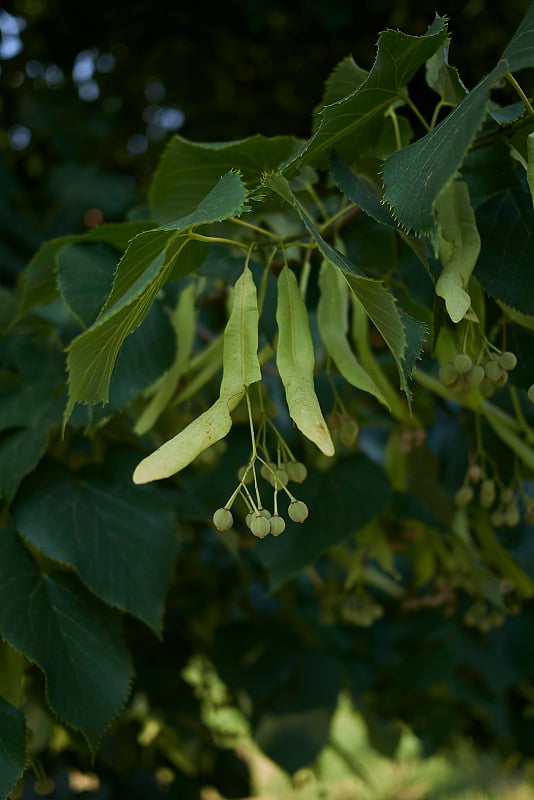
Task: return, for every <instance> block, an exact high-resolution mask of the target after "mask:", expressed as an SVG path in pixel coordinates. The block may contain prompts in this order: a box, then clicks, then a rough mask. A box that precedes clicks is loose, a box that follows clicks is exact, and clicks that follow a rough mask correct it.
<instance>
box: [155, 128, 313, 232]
mask: <svg viewBox="0 0 534 800" xmlns="http://www.w3.org/2000/svg"><path fill="white" fill-rule="evenodd" d="M297 143H298V140H297V139H295V138H293V137H292V136H278V137H275V138H272V139H269V138H266V137H265V136H260V135H257V136H251V137H250V138H248V139H241V140H239V141H234V142H220V143H213V142H210V143H205V142H190V141H188V140H187V139H184V138H182V137H181V136H174V137H173V138H172V139H171V141H170V143H169V145H168V146H167V149H166V150H165V153H164V154H163V157H162V159H161V161H160V164H159V167H158V170H157V172H156V173H155V175H154V178H153V181H152V185H151V187H150V193H149V198H150V208H151V212H152V216H153V217H154V219H157V220H158V221H159V222H162V223H166V222H170V221H172V220H174V219H176V218H177V217H181V216H182V215H185V214H190V213H191V212H192V211H193V209H195V208H196V207H197V205H198V204H199V203H200V202H201V200H202V199H203V198H204V197H205V196H206V194H207V193H208V192H209V191H210V189H211V188H212V187H213V186H214V185H215V184H216V183H217V181H218V180H219V178H220V177H221V175H223V174H224V173H227V172H228V171H229V170H234V169H235V170H239V171H240V172H241V173H242V176H243V180H244V182H245V183H246V184H247V185H248V186H250V187H252V186H254V185H256V184H257V183H259V181H260V178H261V175H262V173H263V172H270V171H271V170H274V169H276V168H277V167H278V165H279V164H280V163H281V162H282V161H283V160H284V159H286V158H287V157H288V156H289V155H290V153H292V152H293V151H294V149H295V147H296V146H297Z"/></svg>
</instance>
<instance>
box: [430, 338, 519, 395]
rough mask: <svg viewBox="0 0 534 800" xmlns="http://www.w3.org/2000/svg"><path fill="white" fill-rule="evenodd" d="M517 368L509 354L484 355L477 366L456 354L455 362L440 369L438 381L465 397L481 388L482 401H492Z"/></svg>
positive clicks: (464, 354) (463, 356)
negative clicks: (497, 390)
mask: <svg viewBox="0 0 534 800" xmlns="http://www.w3.org/2000/svg"><path fill="white" fill-rule="evenodd" d="M516 365H517V357H516V355H515V353H512V352H510V351H509V350H506V351H504V352H501V353H499V352H491V353H490V352H485V353H484V354H483V356H482V357H481V359H479V360H478V361H477V362H476V363H475V362H474V361H473V359H472V358H471V356H470V355H468V354H467V353H457V354H456V355H455V356H454V358H453V359H452V361H448V362H447V363H446V364H443V365H442V366H441V367H440V369H439V379H440V381H441V383H442V384H443V385H444V386H446V387H447V389H449V390H450V391H451V392H454V393H455V394H464V393H465V392H467V391H469V389H471V387H472V386H478V387H479V389H480V393H481V394H482V395H483V397H491V395H492V394H493V393H494V392H495V391H496V389H498V388H499V387H500V386H504V385H505V384H506V383H507V382H508V373H509V372H510V371H511V370H513V369H514V368H515V366H516ZM531 388H533V387H531ZM529 391H530V390H529ZM533 397H534V388H533ZM529 399H530V396H529Z"/></svg>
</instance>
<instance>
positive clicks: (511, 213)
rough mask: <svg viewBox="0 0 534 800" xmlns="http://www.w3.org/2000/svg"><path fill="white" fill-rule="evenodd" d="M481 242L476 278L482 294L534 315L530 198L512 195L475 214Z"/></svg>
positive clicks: (485, 205) (500, 197) (487, 204)
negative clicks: (482, 290)
mask: <svg viewBox="0 0 534 800" xmlns="http://www.w3.org/2000/svg"><path fill="white" fill-rule="evenodd" d="M476 220H477V226H478V230H479V232H480V237H481V240H482V247H481V250H480V256H479V258H478V261H477V265H476V267H475V273H474V274H475V276H476V278H477V279H478V280H479V281H480V283H481V284H482V286H483V288H484V289H485V291H486V292H487V293H488V294H489V295H490V296H491V297H493V298H495V299H496V300H501V301H502V302H504V303H505V304H506V305H509V306H511V307H512V308H514V309H516V310H517V311H520V312H522V313H523V314H529V315H530V314H534V272H533V270H532V264H533V259H534V209H533V207H532V199H531V197H530V194H528V193H527V192H524V191H511V192H506V193H505V194H501V195H498V196H497V197H494V198H492V199H490V200H488V201H487V202H485V203H483V204H482V205H481V206H480V207H479V208H478V210H477V214H476Z"/></svg>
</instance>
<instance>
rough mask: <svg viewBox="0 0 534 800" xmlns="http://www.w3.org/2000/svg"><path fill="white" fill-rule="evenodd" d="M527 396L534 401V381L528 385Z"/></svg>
mask: <svg viewBox="0 0 534 800" xmlns="http://www.w3.org/2000/svg"><path fill="white" fill-rule="evenodd" d="M527 397H528V399H529V400H530V402H531V403H534V383H533V384H531V385H530V386H529V387H528V391H527Z"/></svg>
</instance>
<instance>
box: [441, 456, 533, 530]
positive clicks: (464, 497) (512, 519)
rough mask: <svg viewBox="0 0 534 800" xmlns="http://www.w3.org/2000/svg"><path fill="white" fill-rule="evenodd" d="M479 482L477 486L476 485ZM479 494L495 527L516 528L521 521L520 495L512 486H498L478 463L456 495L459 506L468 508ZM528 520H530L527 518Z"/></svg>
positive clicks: (482, 504)
mask: <svg viewBox="0 0 534 800" xmlns="http://www.w3.org/2000/svg"><path fill="white" fill-rule="evenodd" d="M476 484H478V485H477V486H476V488H475V485H476ZM477 496H478V503H479V505H480V507H481V508H484V509H487V510H488V511H489V510H491V509H493V510H492V511H491V514H490V522H491V524H492V525H493V526H494V527H495V528H501V527H507V528H514V527H515V526H516V525H518V524H519V522H520V521H521V511H520V508H519V502H518V497H517V494H516V492H515V491H514V489H513V488H512V487H510V486H498V485H497V482H496V481H495V480H493V479H492V478H490V477H488V476H487V475H485V474H484V472H483V471H482V469H481V468H480V466H479V465H478V464H472V465H471V467H470V468H469V470H468V472H467V475H466V478H465V480H464V483H463V485H462V486H461V487H460V489H458V491H457V492H456V494H455V496H454V501H455V503H456V506H457V507H458V508H466V507H467V506H468V505H470V503H472V502H473V500H475V498H476V497H477ZM527 521H528V520H527Z"/></svg>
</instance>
